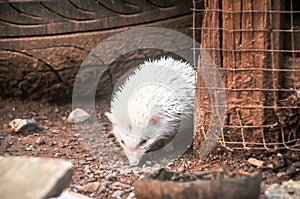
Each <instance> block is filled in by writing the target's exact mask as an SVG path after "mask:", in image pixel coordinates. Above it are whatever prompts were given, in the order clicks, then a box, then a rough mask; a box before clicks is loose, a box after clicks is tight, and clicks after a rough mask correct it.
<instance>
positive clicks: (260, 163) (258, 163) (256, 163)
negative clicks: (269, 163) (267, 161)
mask: <svg viewBox="0 0 300 199" xmlns="http://www.w3.org/2000/svg"><path fill="white" fill-rule="evenodd" d="M247 162H248V163H249V164H251V165H253V166H256V167H257V168H261V167H262V166H263V164H264V162H263V161H261V160H258V159H256V158H249V159H248V160H247Z"/></svg>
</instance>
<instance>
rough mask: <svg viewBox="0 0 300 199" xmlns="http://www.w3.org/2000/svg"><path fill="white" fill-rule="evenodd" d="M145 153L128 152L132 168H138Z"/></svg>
mask: <svg viewBox="0 0 300 199" xmlns="http://www.w3.org/2000/svg"><path fill="white" fill-rule="evenodd" d="M143 154H144V153H139V152H137V151H133V152H127V153H126V156H127V159H128V161H129V164H130V166H137V165H138V164H139V163H140V160H141V158H142V156H143Z"/></svg>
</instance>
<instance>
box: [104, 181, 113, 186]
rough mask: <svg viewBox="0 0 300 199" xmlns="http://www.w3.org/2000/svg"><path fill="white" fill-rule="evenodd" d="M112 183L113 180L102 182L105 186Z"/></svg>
mask: <svg viewBox="0 0 300 199" xmlns="http://www.w3.org/2000/svg"><path fill="white" fill-rule="evenodd" d="M112 183H113V182H112V181H109V180H106V181H104V182H103V183H102V184H103V186H105V187H108V186H109V185H111V184H112Z"/></svg>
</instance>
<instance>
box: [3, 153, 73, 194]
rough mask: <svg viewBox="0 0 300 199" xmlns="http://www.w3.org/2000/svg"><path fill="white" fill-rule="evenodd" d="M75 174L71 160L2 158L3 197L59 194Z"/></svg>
mask: <svg viewBox="0 0 300 199" xmlns="http://www.w3.org/2000/svg"><path fill="white" fill-rule="evenodd" d="M72 174H73V169H72V163H71V162H68V161H64V160H58V159H41V158H33V157H32V158H26V157H6V158H3V159H1V160H0V176H1V178H0V198H9V199H19V198H22V199H38V198H39V199H40V198H51V197H57V196H59V195H60V194H61V192H62V191H63V190H64V189H65V188H66V187H68V186H69V184H70V183H71V180H72Z"/></svg>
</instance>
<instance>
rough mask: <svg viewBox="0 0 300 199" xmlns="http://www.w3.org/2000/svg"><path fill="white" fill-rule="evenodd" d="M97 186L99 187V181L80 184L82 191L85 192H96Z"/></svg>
mask: <svg viewBox="0 0 300 199" xmlns="http://www.w3.org/2000/svg"><path fill="white" fill-rule="evenodd" d="M99 187H100V183H99V182H90V183H88V184H85V185H83V186H82V191H84V192H87V193H92V192H96V191H97V190H98V188H99Z"/></svg>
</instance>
